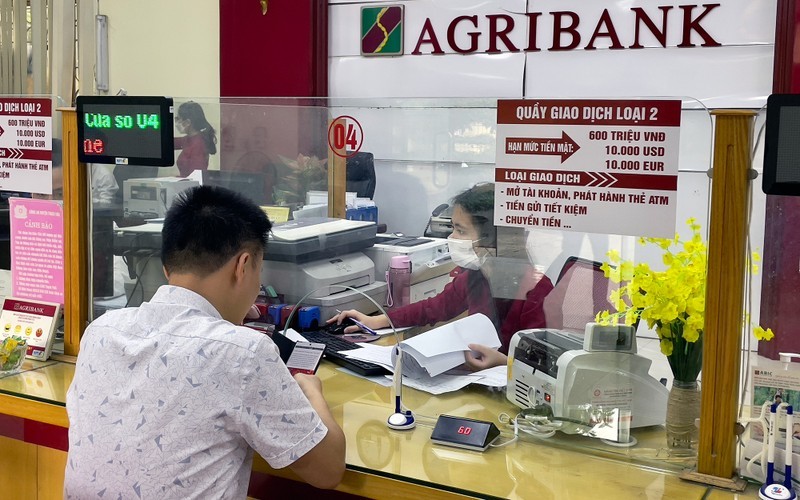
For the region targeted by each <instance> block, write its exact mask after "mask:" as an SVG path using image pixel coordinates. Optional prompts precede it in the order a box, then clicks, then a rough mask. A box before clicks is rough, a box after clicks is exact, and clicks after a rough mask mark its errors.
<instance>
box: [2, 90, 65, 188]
mask: <svg viewBox="0 0 800 500" xmlns="http://www.w3.org/2000/svg"><path fill="white" fill-rule="evenodd" d="M52 126H53V118H52V102H51V100H50V99H48V98H21V97H0V191H17V192H21V193H38V194H52V193H53V174H52V172H51V170H52V168H53V161H52V149H53V133H52Z"/></svg>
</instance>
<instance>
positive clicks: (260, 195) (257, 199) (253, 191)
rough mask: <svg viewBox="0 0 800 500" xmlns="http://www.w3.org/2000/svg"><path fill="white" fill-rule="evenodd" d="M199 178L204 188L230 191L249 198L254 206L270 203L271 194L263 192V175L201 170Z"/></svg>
mask: <svg viewBox="0 0 800 500" xmlns="http://www.w3.org/2000/svg"><path fill="white" fill-rule="evenodd" d="M201 176H202V177H201V178H202V181H203V185H204V186H219V187H224V188H227V189H230V190H231V191H235V192H237V193H239V194H241V195H242V196H244V197H246V198H249V199H250V200H251V201H252V202H253V203H255V204H256V205H265V204H267V203H272V193H271V192H270V193H267V192H266V191H265V187H264V174H261V173H254V172H237V171H232V170H203V171H202V172H201Z"/></svg>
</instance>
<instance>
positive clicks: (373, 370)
mask: <svg viewBox="0 0 800 500" xmlns="http://www.w3.org/2000/svg"><path fill="white" fill-rule="evenodd" d="M300 335H302V336H303V337H305V338H306V339H307V340H308V341H309V342H317V343H319V344H325V358H327V359H329V360H330V361H333V362H334V363H336V364H337V365H341V366H343V367H345V368H347V369H348V370H352V371H354V372H356V373H358V374H359V375H363V376H367V377H369V376H374V375H385V374H387V373H389V371H388V370H387V369H386V368H384V367H382V366H381V365H376V364H375V363H370V362H368V361H361V360H360V359H352V358H348V357H347V356H345V355H344V354H339V352H338V351H349V350H351V349H358V348H359V346H358V344H356V343H354V342H350V341H347V340H345V339H343V338H342V337H340V336H338V335H331V334H330V333H325V332H322V331H315V332H302V333H301V334H300Z"/></svg>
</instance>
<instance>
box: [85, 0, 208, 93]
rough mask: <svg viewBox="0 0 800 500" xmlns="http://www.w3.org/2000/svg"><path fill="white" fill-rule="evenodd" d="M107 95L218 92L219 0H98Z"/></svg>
mask: <svg viewBox="0 0 800 500" xmlns="http://www.w3.org/2000/svg"><path fill="white" fill-rule="evenodd" d="M98 13H99V14H105V15H107V16H108V25H109V27H108V54H109V55H108V58H109V83H110V92H109V93H110V94H114V93H116V92H117V90H118V89H119V88H125V89H126V90H127V91H128V93H129V94H132V95H135V94H138V95H171V96H175V97H216V96H219V0H169V1H164V0H136V1H130V0H99V9H98Z"/></svg>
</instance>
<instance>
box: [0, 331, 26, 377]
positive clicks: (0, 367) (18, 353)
mask: <svg viewBox="0 0 800 500" xmlns="http://www.w3.org/2000/svg"><path fill="white" fill-rule="evenodd" d="M26 350H27V342H26V341H25V339H24V338H22V337H18V336H16V335H13V336H11V337H6V338H5V339H3V342H2V343H0V371H8V370H15V369H17V368H18V367H19V365H20V364H22V360H23V359H24V358H25V352H26Z"/></svg>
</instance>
